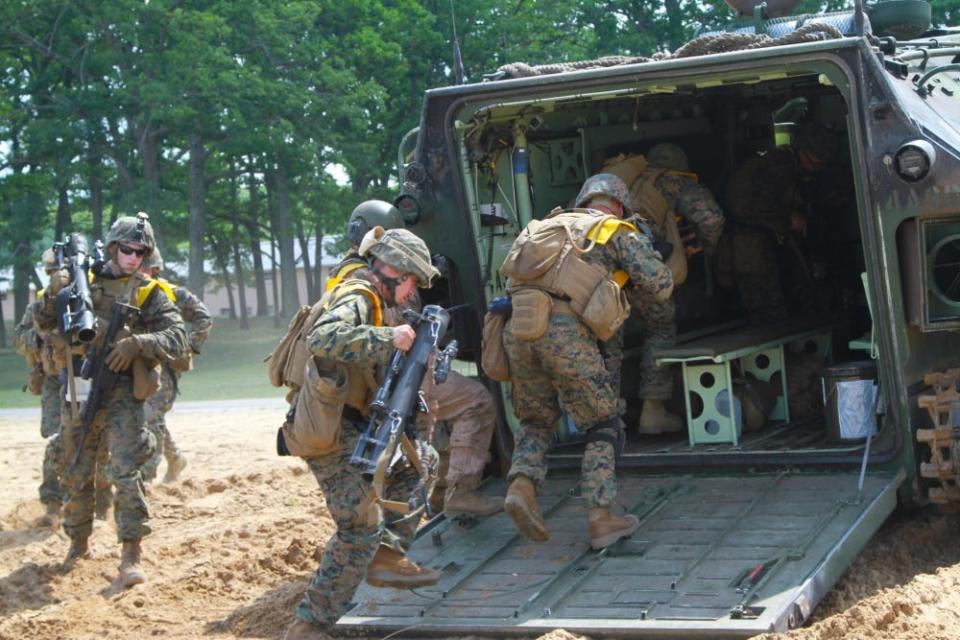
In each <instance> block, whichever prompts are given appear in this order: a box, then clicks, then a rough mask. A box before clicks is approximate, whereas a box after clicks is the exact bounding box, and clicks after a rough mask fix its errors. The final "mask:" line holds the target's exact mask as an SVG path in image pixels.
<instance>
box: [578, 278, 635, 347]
mask: <svg viewBox="0 0 960 640" xmlns="http://www.w3.org/2000/svg"><path fill="white" fill-rule="evenodd" d="M629 317H630V303H629V302H628V301H627V294H626V293H624V291H623V289H621V288H620V287H619V286H617V283H616V282H614V281H613V280H612V279H610V278H604V279H603V280H601V281H600V283H599V284H598V285H597V288H596V289H594V290H593V294H592V295H591V296H590V299H589V300H588V301H587V305H586V306H585V307H584V308H583V312H582V313H581V314H580V319H581V320H583V323H584V324H586V325H587V326H588V327H590V330H591V331H593V333H594V334H595V335H596V336H597V338H599V339H600V340H603V341H604V342H606V341H607V340H609V339H610V338H612V337H613V336H614V334H615V333H616V332H617V329H619V328H620V326H621V325H622V324H623V323H624V322H625V321H626V319H627V318H629Z"/></svg>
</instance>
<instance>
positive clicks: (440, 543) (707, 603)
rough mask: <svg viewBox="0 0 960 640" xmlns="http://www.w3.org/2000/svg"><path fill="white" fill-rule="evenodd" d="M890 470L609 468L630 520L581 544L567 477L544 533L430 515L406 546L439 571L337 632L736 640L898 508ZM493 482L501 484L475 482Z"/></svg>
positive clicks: (798, 610)
mask: <svg viewBox="0 0 960 640" xmlns="http://www.w3.org/2000/svg"><path fill="white" fill-rule="evenodd" d="M903 478H904V475H903V474H902V473H898V474H893V473H887V474H883V473H874V474H869V475H868V476H867V477H866V481H865V484H864V489H863V493H862V495H861V496H860V498H859V499H858V493H857V474H856V472H854V471H850V472H846V473H817V474H801V473H793V474H791V473H779V474H747V473H741V474H727V475H715V476H674V477H666V476H663V477H637V476H630V477H621V478H620V480H619V495H618V503H619V504H620V505H622V506H623V507H624V508H625V509H626V510H627V511H629V512H631V513H634V514H636V515H637V516H638V517H639V518H640V520H641V526H640V529H639V530H638V531H637V532H636V533H635V534H634V535H633V536H632V537H631V538H630V539H628V540H625V541H621V542H620V543H618V544H617V545H614V546H613V547H610V548H608V549H606V550H605V551H601V552H597V551H593V550H591V548H590V546H589V540H588V534H587V521H586V510H585V507H584V505H583V501H582V500H581V499H580V497H579V495H578V491H577V482H576V478H574V477H570V476H558V477H551V478H550V479H549V480H548V482H547V485H546V488H545V490H544V492H543V493H542V495H541V496H540V506H541V509H542V511H543V513H544V517H545V519H546V521H547V524H548V526H549V528H550V532H551V538H550V541H549V542H547V543H544V544H535V543H531V542H528V541H526V540H525V539H523V538H521V537H520V536H518V535H517V534H516V532H515V530H514V528H513V525H512V523H511V522H510V521H509V519H508V518H507V516H506V515H504V514H499V515H497V516H494V517H491V518H488V519H485V520H482V521H479V522H476V521H474V522H451V521H446V520H440V521H434V523H432V524H431V525H428V526H427V527H425V530H424V531H422V533H421V536H420V537H419V538H418V540H417V541H416V543H415V544H414V546H413V549H412V550H411V554H410V555H411V556H412V557H413V558H414V559H416V560H417V561H418V562H421V563H424V564H426V565H428V566H431V567H433V568H436V569H440V570H442V571H443V578H442V579H441V581H440V582H439V583H438V584H437V585H436V586H435V587H431V588H424V589H417V590H415V591H399V590H391V589H376V588H373V587H369V586H364V587H362V588H361V590H360V591H359V592H358V593H357V596H356V599H355V601H356V602H357V604H356V605H355V606H354V608H353V609H352V610H351V611H349V612H348V613H347V615H345V616H344V617H343V618H342V619H341V620H340V622H339V623H338V624H337V627H338V628H339V629H342V630H344V631H350V632H360V633H364V634H376V635H384V634H386V633H392V632H397V631H400V630H402V633H403V635H404V636H410V635H431V634H434V635H435V634H450V633H473V634H481V635H484V634H487V635H494V636H504V635H527V636H529V635H535V634H539V633H543V632H545V631H547V630H549V629H556V628H563V629H567V630H570V631H572V632H574V633H582V634H588V635H593V636H596V635H615V636H618V637H657V638H690V637H711V638H722V637H729V638H746V637H749V636H751V635H754V634H756V633H760V632H763V631H768V630H777V631H782V630H785V629H787V628H789V627H791V626H796V625H798V624H800V623H801V622H802V621H803V620H804V619H806V617H807V616H809V615H810V613H811V611H812V609H813V608H814V607H815V606H816V604H817V603H818V602H819V601H820V599H821V598H822V597H823V595H824V594H825V592H826V590H827V589H829V588H830V587H831V586H832V585H833V583H834V582H835V581H836V580H837V579H838V578H839V577H840V576H841V575H842V574H843V572H844V571H845V570H846V568H847V567H848V566H849V564H850V563H851V562H852V561H853V559H854V558H855V557H856V555H857V553H859V551H860V550H861V549H862V547H863V546H864V545H865V544H866V542H867V541H868V540H869V539H870V537H871V536H872V535H873V534H874V533H875V532H876V530H877V529H878V528H879V527H880V525H881V524H882V522H883V521H884V520H885V519H886V517H887V516H888V515H889V514H890V513H891V512H892V511H893V509H894V507H895V505H896V490H897V487H898V486H899V485H900V483H901V482H902V481H903ZM488 490H490V491H498V492H502V491H503V486H502V484H500V485H499V486H493V485H491V486H489V487H488Z"/></svg>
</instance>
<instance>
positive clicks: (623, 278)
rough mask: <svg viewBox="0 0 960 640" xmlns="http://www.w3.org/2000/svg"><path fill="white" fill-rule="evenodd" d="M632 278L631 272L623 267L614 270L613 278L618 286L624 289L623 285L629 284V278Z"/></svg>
mask: <svg viewBox="0 0 960 640" xmlns="http://www.w3.org/2000/svg"><path fill="white" fill-rule="evenodd" d="M629 279H630V274H628V273H627V272H626V271H624V270H623V269H617V270H616V271H614V272H613V280H614V282H616V283H617V286H618V287H620V288H621V289H623V286H624V285H625V284H627V280H629Z"/></svg>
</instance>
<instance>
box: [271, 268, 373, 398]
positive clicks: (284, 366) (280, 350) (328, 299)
mask: <svg viewBox="0 0 960 640" xmlns="http://www.w3.org/2000/svg"><path fill="white" fill-rule="evenodd" d="M351 291H360V292H362V293H363V294H364V295H366V296H368V297H369V298H370V299H371V300H372V301H373V303H374V305H373V308H374V318H373V324H374V325H375V326H378V327H379V326H383V309H382V306H381V302H380V298H379V297H378V296H377V293H376V291H374V289H373V288H372V286H371V285H370V283H368V282H367V281H365V280H357V279H350V280H344V281H343V282H341V283H340V284H338V285H337V286H336V287H334V288H333V289H332V290H331V291H328V292H327V293H325V294H323V297H321V298H320V300H319V301H317V303H316V304H314V305H313V306H312V307H307V306H302V307H300V310H299V311H297V313H296V315H294V316H293V319H292V320H291V321H290V325H289V326H288V327H287V333H286V334H285V335H284V336H283V338H281V339H280V342H279V343H278V344H277V346H276V347H274V349H273V351H272V352H270V355H269V356H267V359H266V362H267V374H268V376H269V378H270V384H272V385H273V386H275V387H282V386H283V385H287V386H288V387H291V388H294V389H299V388H300V387H302V386H303V376H304V372H305V371H306V368H305V367H306V364H307V360H308V359H309V358H310V355H311V354H310V349H309V348H307V336H308V335H309V333H310V331H311V330H312V329H313V326H314V325H315V324H316V323H317V320H319V319H320V316H321V315H322V314H323V312H324V311H326V310H327V309H328V308H329V307H330V305H332V304H333V302H334V301H335V300H336V299H337V298H339V297H340V296H342V295H344V294H346V293H349V292H351Z"/></svg>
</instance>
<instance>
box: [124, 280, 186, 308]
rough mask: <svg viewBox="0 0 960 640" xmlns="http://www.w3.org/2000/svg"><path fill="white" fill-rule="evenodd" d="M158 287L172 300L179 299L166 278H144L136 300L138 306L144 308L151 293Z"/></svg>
mask: <svg viewBox="0 0 960 640" xmlns="http://www.w3.org/2000/svg"><path fill="white" fill-rule="evenodd" d="M158 288H159V289H160V290H161V291H163V292H164V293H165V294H166V296H167V297H168V298H170V302H174V303H175V302H176V301H177V295H176V294H175V293H174V292H173V287H171V286H170V283H169V282H167V281H166V280H154V279H153V278H144V280H143V283H142V284H141V285H140V287H139V288H138V289H137V297H136V298H135V300H134V304H135V305H136V307H137V308H138V309H140V308H142V307H143V305H144V304H146V302H147V300H148V299H149V298H150V294H151V293H153V290H154V289H158Z"/></svg>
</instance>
